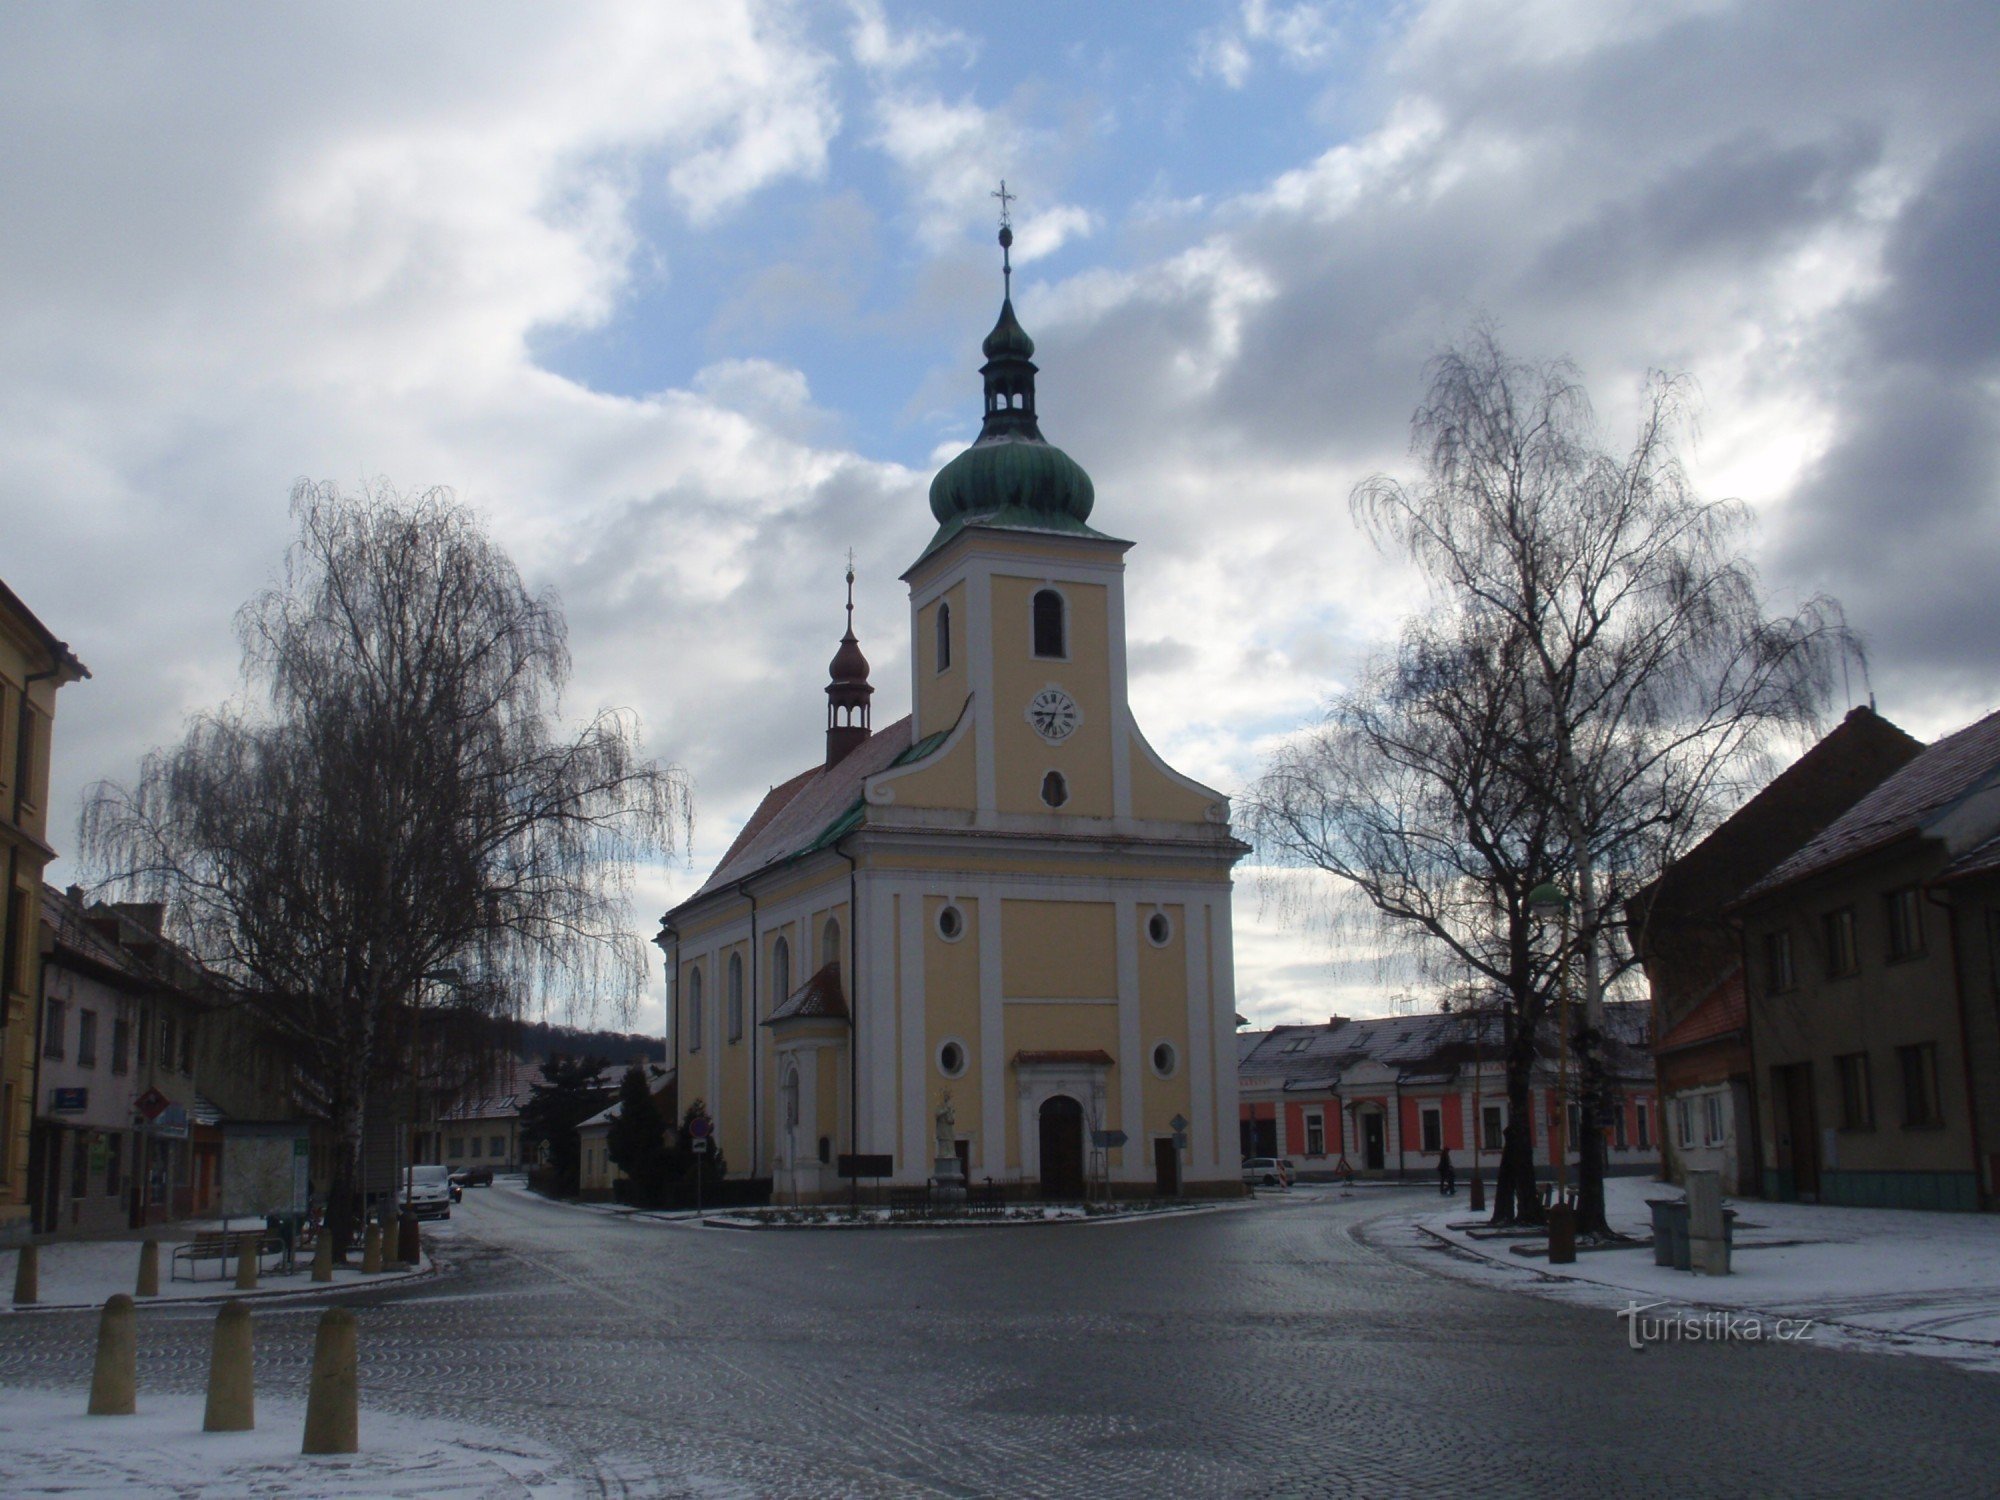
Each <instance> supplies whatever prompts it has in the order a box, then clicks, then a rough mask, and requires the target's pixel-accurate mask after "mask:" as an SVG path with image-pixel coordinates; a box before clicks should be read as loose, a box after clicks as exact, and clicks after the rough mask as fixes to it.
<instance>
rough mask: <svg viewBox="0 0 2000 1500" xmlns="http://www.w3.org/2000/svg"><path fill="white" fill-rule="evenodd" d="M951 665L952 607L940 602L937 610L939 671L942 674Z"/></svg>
mask: <svg viewBox="0 0 2000 1500" xmlns="http://www.w3.org/2000/svg"><path fill="white" fill-rule="evenodd" d="M950 665H951V606H950V605H949V604H946V603H942V602H940V603H939V605H938V608H937V669H938V670H939V671H940V672H942V671H944V670H945V669H946V668H948V667H949V666H950Z"/></svg>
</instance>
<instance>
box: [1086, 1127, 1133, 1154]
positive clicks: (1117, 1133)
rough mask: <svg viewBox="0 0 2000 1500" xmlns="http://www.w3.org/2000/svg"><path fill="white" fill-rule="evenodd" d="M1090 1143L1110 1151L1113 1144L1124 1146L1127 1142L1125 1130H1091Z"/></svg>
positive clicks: (1102, 1149)
mask: <svg viewBox="0 0 2000 1500" xmlns="http://www.w3.org/2000/svg"><path fill="white" fill-rule="evenodd" d="M1090 1144H1091V1145H1093V1146H1095V1147H1097V1148H1098V1149H1099V1150H1100V1151H1108V1150H1110V1149H1111V1148H1112V1147H1113V1146H1122V1145H1124V1144H1125V1132H1124V1131H1122V1130H1093V1131H1091V1132H1090Z"/></svg>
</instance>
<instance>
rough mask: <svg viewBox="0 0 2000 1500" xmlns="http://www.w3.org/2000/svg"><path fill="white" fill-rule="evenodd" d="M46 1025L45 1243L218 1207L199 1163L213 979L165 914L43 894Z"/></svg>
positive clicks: (213, 1171) (207, 1166) (209, 1167)
mask: <svg viewBox="0 0 2000 1500" xmlns="http://www.w3.org/2000/svg"><path fill="white" fill-rule="evenodd" d="M41 895H42V900H41V909H42V925H43V929H44V942H43V952H44V957H43V960H42V976H41V988H42V1024H41V1056H40V1059H39V1061H40V1077H39V1088H38V1089H37V1095H36V1105H37V1108H36V1117H35V1123H34V1137H33V1139H34V1151H33V1158H32V1163H31V1167H32V1174H31V1175H32V1179H33V1191H32V1193H31V1198H32V1203H33V1209H34V1216H33V1217H34V1227H35V1229H36V1231H37V1232H38V1233H42V1234H53V1233H60V1232H66V1231H91V1230H106V1229H118V1228H124V1227H128V1226H131V1227H136V1226H139V1225H144V1224H152V1223H158V1222H160V1221H162V1220H166V1219H172V1218H181V1217H185V1216H187V1215H188V1214H190V1213H194V1212H197V1211H199V1210H201V1209H203V1208H205V1207H207V1206H208V1205H209V1204H211V1203H212V1202H213V1201H214V1197H215V1194H216V1190H217V1185H218V1176H219V1170H220V1162H219V1159H217V1158H210V1157H207V1156H204V1157H202V1158H201V1159H200V1160H199V1161H198V1160H197V1159H196V1157H195V1155H194V1153H193V1150H192V1145H191V1135H192V1131H193V1120H194V1118H195V1116H196V1114H197V1113H198V1112H199V1111H201V1110H202V1109H203V1107H204V1106H203V1105H202V1104H201V1103H200V1102H199V1101H198V1096H197V1094H196V1091H195V1052H196V1036H197V1032H198V1030H199V1029H200V1027H201V1026H202V1024H203V1022H204V1018H205V1016H206V1014H207V1012H208V1010H209V1009H210V1001H209V998H208V994H207V985H206V979H205V975H204V974H203V972H202V970H201V969H200V968H199V966H197V965H196V964H194V963H193V962H192V961H191V960H190V959H189V958H188V957H187V955H186V954H184V953H183V952H182V951H181V950H180V949H179V948H177V947H175V946H174V945H173V944H172V943H170V942H168V941H167V940H166V939H165V938H164V937H163V936H162V935H161V918H162V915H163V912H162V908H160V907H159V906H157V905H153V904H146V903H118V904H108V903H104V902H97V903H87V902H86V901H85V900H84V897H83V893H82V892H81V891H79V890H77V889H76V888H75V887H74V886H72V887H71V888H70V889H69V890H67V891H59V890H56V889H55V888H54V887H46V888H44V889H43V891H42V893H41Z"/></svg>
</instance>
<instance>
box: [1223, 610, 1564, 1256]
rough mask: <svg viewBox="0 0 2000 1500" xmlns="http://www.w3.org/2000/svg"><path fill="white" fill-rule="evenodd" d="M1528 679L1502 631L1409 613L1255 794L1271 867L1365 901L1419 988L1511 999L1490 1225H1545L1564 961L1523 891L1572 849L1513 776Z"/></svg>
mask: <svg viewBox="0 0 2000 1500" xmlns="http://www.w3.org/2000/svg"><path fill="white" fill-rule="evenodd" d="M1446 623H1448V624H1455V623H1457V622H1455V621H1451V622H1446ZM1522 670H1523V662H1522V661H1521V659H1520V652H1519V642H1518V641H1517V640H1515V639H1513V638H1512V637H1511V636H1510V635H1508V634H1505V633H1503V634H1501V635H1499V636H1498V637H1497V638H1496V639H1492V640H1486V641H1482V640H1479V639H1477V638H1466V639H1460V638H1455V637H1453V636H1451V635H1449V634H1447V633H1445V632H1444V631H1442V630H1440V629H1439V628H1438V622H1437V621H1435V620H1433V619H1431V618H1427V617H1418V618H1416V619H1413V620H1411V621H1410V622H1409V623H1408V625H1407V626H1406V627H1405V630H1404V635H1403V639H1402V641H1401V643H1400V644H1399V646H1398V648H1397V649H1396V650H1395V651H1394V652H1393V653H1392V654H1390V655H1388V656H1386V657H1383V658H1378V659H1377V660H1375V661H1374V662H1372V663H1370V664H1369V666H1368V667H1367V668H1366V670H1365V671H1364V672H1363V674H1362V676H1361V679H1360V681H1359V683H1358V684H1357V686H1356V687H1355V688H1353V689H1352V690H1350V691H1348V692H1345V693H1342V694H1340V695H1339V696H1338V697H1336V698H1335V699H1334V701H1333V703H1332V704H1331V705H1330V706H1329V708H1328V711H1327V715H1326V717H1325V719H1324V721H1323V722H1322V723H1321V724H1320V725H1319V726H1318V727H1317V728H1316V729H1314V730H1313V731H1311V732H1309V733H1307V734H1303V735H1299V736H1295V737H1294V738H1292V739H1291V740H1289V741H1288V742H1287V743H1285V744H1284V745H1283V746H1281V747H1280V748H1279V750H1278V751H1277V752H1276V753H1275V754H1274V756H1273V757H1272V760H1271V763H1270V765H1269V766H1268V767H1267V768H1266V769H1265V771H1264V774H1263V776H1262V777H1261V778H1260V779H1259V780H1258V782H1257V784H1256V786H1255V787H1254V788H1253V789H1252V792H1251V794H1250V797H1249V798H1248V799H1247V803H1248V807H1247V810H1248V817H1249V822H1250V826H1251V828H1252V830H1253V836H1254V837H1255V838H1256V841H1257V845H1258V847H1259V849H1260V850H1261V851H1263V853H1264V854H1265V856H1266V857H1267V858H1272V859H1275V860H1277V861H1279V862H1281V863H1284V864H1289V865H1294V866H1299V867H1304V868H1307V869H1312V870H1317V871H1320V872H1323V873H1325V874H1327V875H1331V876H1333V877H1335V878H1336V880H1337V881H1338V882H1339V884H1340V886H1341V887H1343V888H1345V889H1351V890H1353V891H1355V892H1358V893H1359V894H1360V896H1361V897H1362V898H1363V899H1364V900H1365V902H1366V909H1367V910H1368V912H1370V913H1371V914H1372V916H1373V918H1374V922H1375V924H1376V926H1377V928H1378V929H1379V930H1380V931H1381V932H1382V934H1383V935H1384V936H1386V937H1387V938H1388V939H1389V940H1390V941H1391V943H1393V944H1394V945H1396V946H1397V947H1399V948H1401V949H1403V950H1405V951H1406V952H1407V953H1408V954H1409V956H1410V957H1411V958H1412V959H1413V960H1414V961H1415V966H1416V969H1417V973H1418V976H1419V977H1420V978H1421V979H1423V980H1426V981H1429V982H1431V983H1433V984H1435V985H1438V986H1440V987H1442V988H1444V989H1446V990H1447V991H1450V992H1453V993H1456V994H1466V993H1473V994H1480V995H1497V996H1499V997H1501V1002H1500V1012H1501V1022H1502V1054H1503V1056H1504V1058H1505V1059H1506V1064H1507V1098H1508V1110H1507V1124H1506V1131H1505V1135H1504V1137H1503V1140H1502V1146H1501V1156H1500V1165H1499V1170H1498V1174H1497V1177H1496V1181H1495V1191H1494V1218H1495V1222H1498V1223H1513V1222H1516V1221H1517V1220H1526V1221H1531V1222H1532V1221H1535V1220H1538V1218H1539V1216H1540V1208H1541V1206H1540V1202H1539V1200H1538V1199H1537V1198H1536V1196H1535V1191H1534V1179H1535V1171H1534V1134H1533V1114H1532V1112H1531V1107H1530V1101H1529V1092H1528V1091H1529V1085H1530V1081H1531V1076H1532V1070H1533V1065H1534V1060H1535V1056H1536V1042H1537V1037H1538V1035H1539V1034H1540V1031H1541V1028H1542V1025H1543V1021H1544V1017H1545V1015H1546V1013H1547V1010H1548V1001H1549V997H1550V994H1551V993H1552V990H1553V986H1554V977H1555V972H1556V970H1555V961H1556V955H1555V952H1554V944H1553V943H1551V942H1550V941H1549V940H1548V938H1547V935H1546V934H1545V933H1544V932H1542V931H1541V929H1540V928H1539V927H1538V926H1537V924H1536V923H1535V921H1534V920H1533V918H1532V916H1531V914H1530V912H1529V909H1528V895H1529V892H1530V891H1532V890H1533V889H1534V887H1535V885H1536V883H1537V882H1538V881H1540V880H1542V879H1544V878H1545V876H1546V872H1547V871H1548V870H1549V869H1550V868H1552V866H1553V865H1555V864H1556V863H1557V862H1558V860H1559V857H1560V848H1561V844H1562V831H1561V829H1560V827H1559V826H1558V824H1557V822H1556V819H1555V818H1554V816H1553V814H1552V812H1551V810H1550V809H1549V808H1547V807H1546V806H1544V805H1542V804H1541V803H1539V802H1538V801H1536V799H1535V798H1534V797H1533V796H1532V795H1530V792H1529V789H1528V788H1526V787H1524V786H1523V785H1522V784H1521V783H1520V781H1519V779H1518V778H1517V777H1516V776H1515V774H1514V769H1513V766H1514V760H1515V758H1516V755H1517V745H1518V742H1519V738H1520V732H1521V731H1520V725H1519V722H1518V717H1519V712H1520V706H1521V704H1520V694H1519V692H1518V690H1517V687H1516V684H1517V682H1518V680H1519V676H1520V673H1521V672H1522ZM1488 1003H1489V1004H1490V1003H1491V1002H1488ZM1475 1127H1476V1122H1475Z"/></svg>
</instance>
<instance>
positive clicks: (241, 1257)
mask: <svg viewBox="0 0 2000 1500" xmlns="http://www.w3.org/2000/svg"><path fill="white" fill-rule="evenodd" d="M236 1290H237V1291H239V1292H254V1291H256V1290H257V1236H256V1235H254V1234H247V1235H245V1236H244V1237H243V1242H242V1244H241V1245H239V1246H238V1247H237V1251H236Z"/></svg>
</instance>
